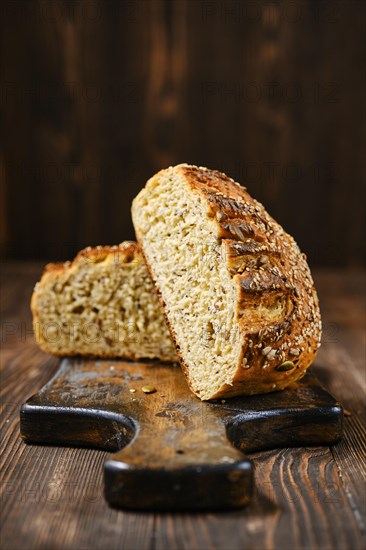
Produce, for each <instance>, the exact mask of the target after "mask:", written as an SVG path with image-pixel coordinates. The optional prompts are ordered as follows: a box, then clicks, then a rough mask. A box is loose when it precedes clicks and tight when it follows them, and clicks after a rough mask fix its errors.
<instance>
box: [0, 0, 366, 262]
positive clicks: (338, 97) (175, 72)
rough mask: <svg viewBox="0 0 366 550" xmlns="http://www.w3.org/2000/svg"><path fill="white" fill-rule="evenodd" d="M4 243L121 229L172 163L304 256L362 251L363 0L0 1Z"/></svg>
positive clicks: (79, 239)
mask: <svg viewBox="0 0 366 550" xmlns="http://www.w3.org/2000/svg"><path fill="white" fill-rule="evenodd" d="M0 16H1V23H2V44H1V95H0V102H1V119H0V120H1V124H0V136H1V143H2V147H1V152H0V199H1V200H0V204H1V207H0V246H1V250H2V252H3V253H4V254H5V255H6V256H8V257H11V258H18V259H32V258H33V259H36V258H39V259H66V258H68V257H70V256H73V255H74V254H75V253H76V251H77V250H78V249H80V248H81V247H84V246H86V245H89V244H90V245H96V244H102V243H105V244H107V243H108V244H114V243H117V242H120V241H122V240H124V239H125V238H133V228H132V224H131V219H130V203H131V199H132V198H133V196H134V195H135V194H136V192H137V191H138V190H139V189H140V188H141V187H142V186H143V184H144V182H145V181H146V179H147V178H148V177H149V176H150V175H152V174H153V173H154V172H155V171H157V170H158V169H160V168H163V167H165V166H167V165H170V164H174V163H178V162H190V163H196V164H200V165H207V166H210V167H213V168H218V169H221V170H224V171H226V172H227V173H228V174H229V175H231V176H233V177H234V178H236V179H237V180H238V181H240V182H241V183H244V184H246V185H247V187H248V189H249V191H250V192H251V193H252V194H253V195H254V196H255V197H256V198H258V199H259V200H261V201H262V202H263V203H264V204H265V205H266V206H267V208H268V210H269V211H270V212H271V213H272V215H273V216H274V217H276V218H277V219H278V221H280V223H282V224H283V225H284V227H285V228H286V229H287V230H288V231H289V232H291V233H292V234H294V236H295V237H296V239H297V240H298V242H299V244H300V246H301V247H302V248H303V249H304V251H305V252H307V254H308V256H309V257H310V261H311V263H312V264H316V265H334V266H335V265H339V266H342V265H359V264H361V263H362V262H363V258H364V252H365V250H364V248H365V245H364V239H363V231H362V228H363V227H364V205H365V196H364V183H365V182H364V179H365V178H364V176H365V169H364V151H365V135H364V130H363V129H362V121H364V120H365V109H364V101H363V98H364V94H365V89H366V88H365V79H364V71H363V61H364V52H365V47H364V38H365V3H364V2H362V1H359V0H321V1H317V0H284V1H277V0H273V1H268V0H257V1H255V2H254V1H250V0H249V1H247V2H244V1H232V0H195V1H192V0H178V1H170V0H137V1H130V0H76V1H72V2H71V1H67V0H53V1H52V2H48V1H45V0H4V1H3V2H2V3H1V8H0Z"/></svg>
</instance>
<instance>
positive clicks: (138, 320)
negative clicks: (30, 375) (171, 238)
mask: <svg viewBox="0 0 366 550" xmlns="http://www.w3.org/2000/svg"><path fill="white" fill-rule="evenodd" d="M31 307H32V312H33V326H34V332H35V335H36V340H37V343H38V344H39V345H40V347H41V348H42V349H44V350H45V351H47V352H49V353H52V354H55V355H88V356H98V357H125V358H128V359H141V358H158V359H160V360H162V361H177V360H178V358H177V355H176V352H175V347H174V345H173V342H172V339H171V337H170V334H169V331H168V329H167V327H166V324H165V321H164V317H163V314H162V311H161V308H160V305H159V301H158V298H157V295H156V292H155V290H154V288H153V284H152V282H151V279H150V276H149V273H148V270H147V268H146V265H145V263H144V261H143V258H142V256H141V253H140V251H139V249H138V246H137V244H136V243H134V242H124V243H122V244H121V245H119V246H113V247H108V246H103V247H101V246H100V247H96V248H86V249H85V250H83V251H81V252H80V253H79V254H78V255H77V256H76V258H75V259H74V261H73V262H71V263H70V262H67V263H64V264H49V265H48V266H46V269H45V271H44V273H43V276H42V279H41V281H40V282H39V283H37V285H36V287H35V289H34V293H33V296H32V303H31Z"/></svg>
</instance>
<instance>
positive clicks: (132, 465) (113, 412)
mask: <svg viewBox="0 0 366 550" xmlns="http://www.w3.org/2000/svg"><path fill="white" fill-rule="evenodd" d="M149 386H150V387H152V388H154V389H155V391H154V392H153V393H144V390H143V389H144V388H146V387H149ZM342 422H343V413H342V408H341V407H340V405H339V404H338V403H337V402H336V401H335V399H334V398H333V397H331V396H330V395H329V394H328V393H327V392H326V391H325V390H324V389H323V388H322V387H321V386H320V385H319V383H318V382H317V380H316V378H315V377H314V376H312V375H311V374H307V376H306V377H305V378H304V379H303V380H302V381H300V382H298V383H296V384H292V385H291V387H289V388H288V389H286V390H285V391H282V392H275V393H271V394H267V395H260V396H253V397H240V398H233V399H227V400H225V399H221V400H217V401H215V402H202V401H200V400H199V399H198V398H196V397H195V396H194V395H193V394H192V393H191V392H190V390H189V389H188V387H187V384H186V382H185V379H184V376H183V373H182V371H181V369H180V368H179V367H178V366H173V365H164V364H161V363H157V362H150V363H132V362H124V361H112V362H110V361H93V360H84V359H83V360H82V359H79V360H78V359H72V360H71V359H64V360H63V361H62V363H61V366H60V369H59V371H58V372H57V373H56V375H55V377H54V378H53V379H52V380H51V381H50V382H49V383H48V384H46V386H45V387H44V388H42V389H41V390H40V391H39V392H38V393H37V394H36V395H34V396H33V397H31V398H30V399H29V400H28V401H27V403H25V404H24V405H22V407H21V409H20V429H21V433H22V437H23V438H24V440H25V441H27V442H30V443H45V444H58V445H79V446H87V447H94V448H99V449H104V450H109V451H111V450H112V451H113V450H114V451H118V452H117V453H116V454H115V455H114V456H113V457H111V458H110V459H109V460H108V461H107V462H106V464H105V496H106V499H107V500H108V502H109V503H110V504H113V505H116V506H119V507H123V508H134V509H165V510H182V509H183V510H197V509H228V508H238V507H241V506H244V505H246V504H247V503H248V502H249V500H250V498H251V496H252V493H253V467H252V463H251V462H250V461H249V460H247V459H245V457H244V456H243V454H242V452H240V451H243V452H251V451H257V450H261V449H269V448H274V447H287V446H297V445H329V444H332V443H335V442H337V441H338V440H339V439H340V437H341V433H342ZM210 487H214V488H215V491H214V492H212V491H211V490H209V488H210Z"/></svg>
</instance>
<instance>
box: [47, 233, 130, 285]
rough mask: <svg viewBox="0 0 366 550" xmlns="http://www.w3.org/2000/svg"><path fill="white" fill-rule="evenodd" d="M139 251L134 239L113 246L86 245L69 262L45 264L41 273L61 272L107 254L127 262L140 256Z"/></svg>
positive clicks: (99, 260) (119, 261)
mask: <svg viewBox="0 0 366 550" xmlns="http://www.w3.org/2000/svg"><path fill="white" fill-rule="evenodd" d="M140 255H141V251H140V249H139V247H138V244H137V243H136V242H134V241H124V242H122V243H121V244H119V245H115V246H95V247H91V246H88V247H86V248H84V249H83V250H80V252H78V253H77V255H76V256H75V258H74V259H73V260H72V261H71V262H64V263H49V264H47V265H46V266H45V268H44V271H43V275H42V277H43V276H44V275H45V274H46V273H48V274H49V273H58V274H60V273H63V272H65V271H66V270H68V269H71V268H72V267H75V266H76V265H77V264H78V263H81V262H85V261H90V262H91V263H98V262H103V261H104V260H105V259H106V258H107V256H112V257H113V259H114V261H115V262H116V263H117V262H118V263H121V264H122V263H128V262H132V261H133V260H136V259H138V258H139V257H140Z"/></svg>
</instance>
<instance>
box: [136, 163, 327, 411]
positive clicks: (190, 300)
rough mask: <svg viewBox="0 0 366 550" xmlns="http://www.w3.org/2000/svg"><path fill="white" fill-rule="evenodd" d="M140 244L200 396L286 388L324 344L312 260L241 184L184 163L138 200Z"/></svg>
mask: <svg viewBox="0 0 366 550" xmlns="http://www.w3.org/2000/svg"><path fill="white" fill-rule="evenodd" d="M132 216H133V222H134V226H135V231H136V236H137V240H138V242H139V244H140V247H141V248H142V252H143V254H144V256H145V259H146V262H147V265H148V267H149V269H150V273H151V276H152V279H153V281H154V282H155V284H156V287H157V290H158V292H159V294H160V297H161V304H162V307H163V308H164V310H165V314H166V318H167V320H168V324H169V325H170V330H171V334H172V337H173V339H174V340H175V342H176V345H177V350H178V353H179V355H180V358H181V364H182V367H183V370H184V372H185V374H186V377H187V381H188V384H189V385H190V387H191V389H192V391H193V392H194V393H195V394H196V395H197V396H198V397H200V398H201V399H202V400H208V399H215V398H219V397H231V396H236V395H242V394H257V393H266V392H271V391H275V390H281V389H283V388H285V387H286V386H288V384H290V383H291V382H294V381H296V380H298V379H299V378H301V377H302V376H303V375H304V374H305V371H306V369H307V368H308V367H309V365H310V364H311V363H312V361H313V360H314V358H315V355H316V352H317V349H318V347H319V345H320V336H321V321H320V313H319V306H318V299H317V295H316V292H315V289H314V284H313V281H312V278H311V274H310V270H309V267H308V265H307V262H306V257H305V255H304V254H302V253H301V252H300V250H299V248H298V246H297V244H296V242H295V241H294V239H293V238H292V237H291V236H290V235H288V234H287V233H286V232H285V231H284V230H283V229H282V227H281V226H280V225H279V224H278V223H276V222H275V220H274V219H273V218H271V217H270V216H269V214H268V213H267V212H266V210H265V209H264V207H263V205H262V204H260V203H259V202H257V201H256V200H254V199H253V198H252V197H251V196H250V195H249V194H248V192H247V191H246V189H245V188H244V187H241V186H240V185H239V184H238V183H236V182H234V181H233V180H232V179H231V178H229V177H227V176H226V175H224V174H222V173H220V172H217V171H215V170H208V169H206V168H198V167H196V166H189V165H186V164H182V165H179V166H176V167H173V168H168V169H167V170H162V171H161V172H159V173H158V174H156V175H155V176H153V177H152V178H151V179H150V180H149V181H148V182H147V184H146V186H145V188H144V189H143V190H142V191H141V192H140V193H139V195H138V196H137V197H136V198H135V200H134V201H133V207H132Z"/></svg>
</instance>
